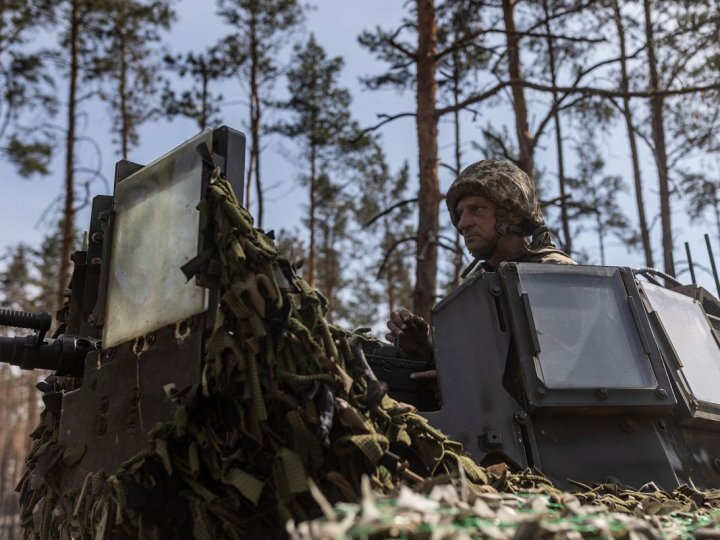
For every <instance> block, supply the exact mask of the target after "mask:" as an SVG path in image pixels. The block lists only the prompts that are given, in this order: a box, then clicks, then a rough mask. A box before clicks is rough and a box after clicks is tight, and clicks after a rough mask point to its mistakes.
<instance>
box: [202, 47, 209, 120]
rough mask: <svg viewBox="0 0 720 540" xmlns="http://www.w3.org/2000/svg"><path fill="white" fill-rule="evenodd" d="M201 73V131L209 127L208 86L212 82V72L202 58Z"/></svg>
mask: <svg viewBox="0 0 720 540" xmlns="http://www.w3.org/2000/svg"><path fill="white" fill-rule="evenodd" d="M200 71H201V73H202V93H201V96H200V99H201V107H200V131H202V130H204V129H205V128H206V127H207V118H208V110H207V109H208V84H209V82H210V70H209V68H208V67H207V66H206V65H205V61H204V60H203V59H202V58H200Z"/></svg>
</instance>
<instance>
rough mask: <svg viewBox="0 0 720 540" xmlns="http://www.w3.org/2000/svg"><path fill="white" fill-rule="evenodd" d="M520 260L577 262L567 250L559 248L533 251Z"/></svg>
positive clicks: (555, 262)
mask: <svg viewBox="0 0 720 540" xmlns="http://www.w3.org/2000/svg"><path fill="white" fill-rule="evenodd" d="M519 262H536V263H546V264H577V263H576V262H575V261H574V260H572V259H571V258H570V257H569V256H568V255H567V254H566V253H565V252H563V251H560V250H559V249H553V248H544V249H538V250H535V251H531V252H529V253H527V255H526V256H525V257H523V259H522V261H519Z"/></svg>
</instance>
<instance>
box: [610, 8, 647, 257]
mask: <svg viewBox="0 0 720 540" xmlns="http://www.w3.org/2000/svg"><path fill="white" fill-rule="evenodd" d="M613 12H614V17H615V26H616V27H617V32H618V42H619V44H620V89H621V90H622V91H623V92H627V91H628V90H629V89H630V83H629V78H628V71H627V50H626V47H625V27H624V25H623V22H622V15H621V13H620V3H619V2H618V0H613ZM622 101H623V109H622V112H623V117H624V118H625V125H626V127H627V132H628V141H629V143H630V159H631V161H632V168H633V180H634V184H635V202H636V205H637V212H638V221H639V226H640V237H641V238H642V246H643V253H644V254H645V266H647V267H649V268H654V267H655V261H654V260H653V253H652V246H651V245H650V231H649V230H648V224H647V217H646V216H645V202H644V197H643V190H642V175H641V174H640V157H639V154H638V148H637V138H636V136H635V126H634V125H633V119H632V112H631V111H630V98H629V97H628V96H627V95H626V96H624V97H623V98H622Z"/></svg>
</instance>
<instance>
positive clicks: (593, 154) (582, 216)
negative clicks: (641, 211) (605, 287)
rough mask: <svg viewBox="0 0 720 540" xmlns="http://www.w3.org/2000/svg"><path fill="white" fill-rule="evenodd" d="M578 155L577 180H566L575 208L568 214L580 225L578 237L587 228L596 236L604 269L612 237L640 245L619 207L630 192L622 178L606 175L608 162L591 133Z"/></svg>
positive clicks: (576, 149) (600, 260) (585, 136)
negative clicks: (621, 200) (609, 241)
mask: <svg viewBox="0 0 720 540" xmlns="http://www.w3.org/2000/svg"><path fill="white" fill-rule="evenodd" d="M575 151H576V153H577V158H578V166H577V176H576V177H574V178H568V179H567V181H568V185H569V186H570V187H571V188H572V190H573V194H574V198H573V204H572V205H571V206H570V208H569V209H568V211H569V213H570V214H571V216H570V217H571V219H572V221H573V222H574V223H576V224H577V226H576V230H575V234H579V233H580V232H582V230H583V229H584V228H585V227H586V226H587V227H588V228H589V229H590V230H592V231H593V232H594V233H595V235H596V236H597V246H598V252H599V254H600V257H599V263H600V264H601V265H605V264H606V263H607V260H606V257H605V252H606V248H607V241H608V238H609V237H610V236H614V237H616V238H619V239H620V240H622V241H623V243H625V244H629V245H632V244H635V243H637V241H638V238H637V235H636V234H635V232H634V231H633V230H632V227H631V226H630V222H629V220H628V219H627V216H625V214H624V213H623V211H622V209H621V208H620V204H619V198H620V196H621V195H622V193H623V192H625V191H627V186H626V184H625V182H624V181H623V179H622V177H621V176H618V175H606V174H603V173H604V169H605V161H604V160H603V159H602V157H601V156H600V153H599V150H598V148H597V145H596V144H595V142H594V140H593V134H592V133H590V132H587V133H586V134H585V135H584V136H583V139H582V140H581V142H580V143H578V144H577V146H576V148H575Z"/></svg>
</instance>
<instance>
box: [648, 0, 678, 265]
mask: <svg viewBox="0 0 720 540" xmlns="http://www.w3.org/2000/svg"><path fill="white" fill-rule="evenodd" d="M650 4H651V0H644V1H643V5H644V8H645V38H646V41H647V50H648V68H649V71H650V90H651V91H654V92H657V91H659V90H660V78H659V76H658V71H657V59H656V57H655V42H654V37H653V28H652V16H651V5H650ZM664 102H665V98H664V97H663V96H662V95H653V96H652V97H651V98H650V114H651V124H652V138H653V144H654V146H655V148H654V149H653V150H654V153H655V163H656V164H657V170H658V183H659V186H660V220H661V222H662V245H663V263H664V266H665V268H664V270H665V272H666V273H667V274H670V275H671V276H674V275H675V261H674V258H673V237H672V226H671V217H672V216H671V214H670V184H669V178H668V165H667V150H666V148H665V126H664V123H663V106H664Z"/></svg>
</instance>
